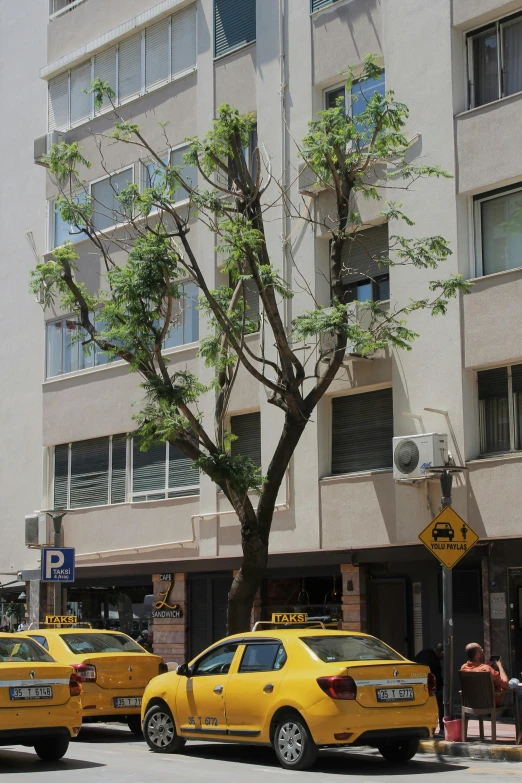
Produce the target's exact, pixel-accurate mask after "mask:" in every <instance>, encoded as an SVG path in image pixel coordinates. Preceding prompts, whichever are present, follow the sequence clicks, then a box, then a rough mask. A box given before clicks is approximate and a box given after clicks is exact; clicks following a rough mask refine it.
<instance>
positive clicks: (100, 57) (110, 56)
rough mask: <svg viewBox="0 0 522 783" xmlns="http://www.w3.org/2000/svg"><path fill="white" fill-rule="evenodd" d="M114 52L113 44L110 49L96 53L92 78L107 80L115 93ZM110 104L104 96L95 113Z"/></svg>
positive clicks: (103, 109)
mask: <svg viewBox="0 0 522 783" xmlns="http://www.w3.org/2000/svg"><path fill="white" fill-rule="evenodd" d="M116 52H117V50H116V47H115V46H113V47H112V49H106V50H105V51H104V52H100V53H99V54H97V55H96V57H95V58H94V78H95V79H101V80H102V81H104V82H107V83H108V84H109V85H110V86H111V87H112V89H113V90H114V94H115V95H116V91H117V84H116V56H117V55H116ZM113 101H114V102H116V98H113ZM110 105H111V103H110V101H109V99H108V98H107V97H104V99H103V103H102V106H101V109H97V110H96V113H97V114H100V112H102V111H105V109H108V108H109V107H110Z"/></svg>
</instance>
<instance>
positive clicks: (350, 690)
mask: <svg viewBox="0 0 522 783" xmlns="http://www.w3.org/2000/svg"><path fill="white" fill-rule="evenodd" d="M317 684H318V685H319V687H320V688H321V689H322V690H323V691H324V692H325V693H327V694H328V696H330V697H331V698H332V699H344V700H346V701H353V700H354V699H355V698H356V697H357V685H356V684H355V681H354V680H353V679H352V678H351V677H318V678H317Z"/></svg>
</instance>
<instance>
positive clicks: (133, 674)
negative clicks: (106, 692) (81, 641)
mask: <svg viewBox="0 0 522 783" xmlns="http://www.w3.org/2000/svg"><path fill="white" fill-rule="evenodd" d="M161 661H162V658H161V657H160V656H159V655H151V654H146V653H121V654H120V655H116V654H114V653H105V654H104V653H97V654H92V655H88V656H85V657H84V658H82V659H81V661H80V660H79V661H78V663H80V662H81V663H87V664H91V665H92V666H95V667H96V684H97V685H99V687H100V688H107V689H110V690H123V689H127V690H128V689H130V688H145V686H146V685H147V684H148V683H149V682H150V680H152V678H153V677H156V675H157V674H158V673H159V665H160V663H161Z"/></svg>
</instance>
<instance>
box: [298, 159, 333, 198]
mask: <svg viewBox="0 0 522 783" xmlns="http://www.w3.org/2000/svg"><path fill="white" fill-rule="evenodd" d="M298 188H299V193H304V194H305V195H307V196H317V195H318V194H319V193H321V192H322V191H323V190H328V186H327V185H324V184H323V183H322V182H318V181H317V175H316V173H315V171H313V170H312V169H311V168H310V166H309V165H308V163H300V164H299V170H298Z"/></svg>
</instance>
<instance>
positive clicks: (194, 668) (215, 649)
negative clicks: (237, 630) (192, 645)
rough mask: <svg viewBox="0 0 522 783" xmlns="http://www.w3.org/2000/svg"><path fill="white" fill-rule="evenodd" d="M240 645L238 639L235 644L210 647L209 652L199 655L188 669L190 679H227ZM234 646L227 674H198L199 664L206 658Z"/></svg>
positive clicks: (226, 643)
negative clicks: (189, 670) (189, 669)
mask: <svg viewBox="0 0 522 783" xmlns="http://www.w3.org/2000/svg"><path fill="white" fill-rule="evenodd" d="M241 645H242V641H241V639H239V640H238V641H237V642H225V643H224V644H223V643H222V644H218V645H217V646H216V647H212V648H211V649H210V650H206V651H205V652H204V653H203V654H202V655H200V656H199V657H198V658H196V660H195V661H194V664H193V665H192V666H191V667H190V668H191V672H190V676H191V677H227V676H228V675H229V674H230V669H231V668H232V664H233V663H234V659H235V658H236V656H237V651H238V650H239V648H240V647H241ZM231 646H235V648H236V649H235V650H234V654H233V656H232V660H231V661H230V664H229V667H228V672H226V673H217V672H216V673H212V674H198V666H199V664H200V663H201V662H202V661H204V660H205V659H206V658H208V657H209V656H211V655H214V653H219V651H220V650H222V649H224V648H225V647H231Z"/></svg>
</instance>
